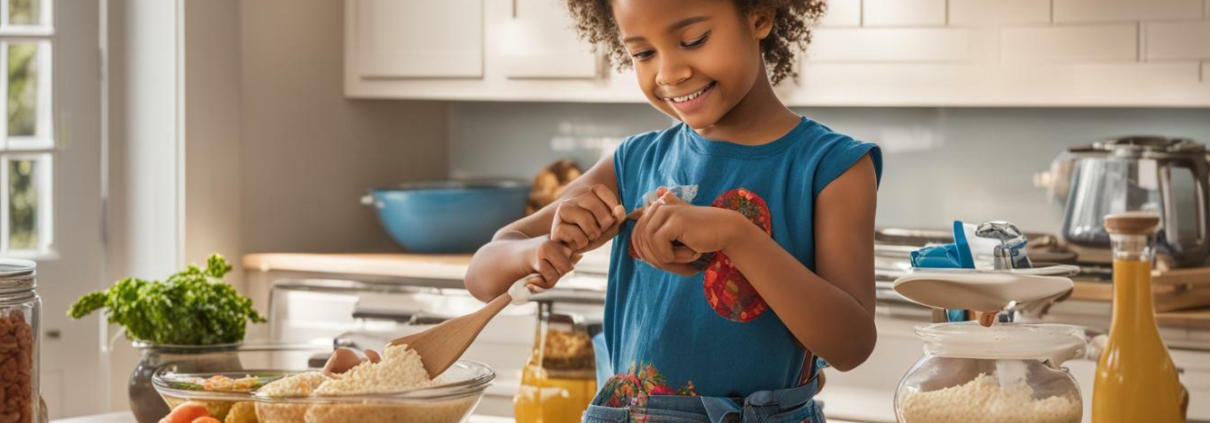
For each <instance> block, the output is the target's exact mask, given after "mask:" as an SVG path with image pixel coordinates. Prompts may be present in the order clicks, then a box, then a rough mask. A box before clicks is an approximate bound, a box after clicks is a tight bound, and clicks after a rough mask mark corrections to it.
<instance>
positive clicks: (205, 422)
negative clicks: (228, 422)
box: [192, 416, 223, 423]
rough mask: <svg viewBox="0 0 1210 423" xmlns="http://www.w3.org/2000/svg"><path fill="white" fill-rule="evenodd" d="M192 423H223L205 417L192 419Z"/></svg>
mask: <svg viewBox="0 0 1210 423" xmlns="http://www.w3.org/2000/svg"><path fill="white" fill-rule="evenodd" d="M192 423H223V422H221V421H219V419H216V418H214V417H210V416H206V417H198V418H196V419H194V420H193V422H192Z"/></svg>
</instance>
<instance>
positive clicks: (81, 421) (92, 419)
mask: <svg viewBox="0 0 1210 423" xmlns="http://www.w3.org/2000/svg"><path fill="white" fill-rule="evenodd" d="M828 421H829V422H832V423H858V422H855V421H850V420H836V419H828ZM51 423H135V422H134V416H133V415H131V414H130V412H129V411H121V412H117V413H106V414H94V415H91V416H82V417H73V418H70V419H60V420H52V421H51ZM467 423H516V420H513V419H511V418H507V417H492V416H480V415H477V414H476V415H471V418H470V420H468V421H467Z"/></svg>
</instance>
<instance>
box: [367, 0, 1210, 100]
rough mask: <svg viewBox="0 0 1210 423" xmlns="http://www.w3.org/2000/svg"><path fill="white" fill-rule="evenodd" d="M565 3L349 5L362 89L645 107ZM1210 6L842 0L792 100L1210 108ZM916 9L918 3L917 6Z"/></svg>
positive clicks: (1170, 0)
mask: <svg viewBox="0 0 1210 423" xmlns="http://www.w3.org/2000/svg"><path fill="white" fill-rule="evenodd" d="M563 1H565V0H441V1H418V0H346V27H345V43H346V49H345V52H346V53H345V69H346V72H345V93H346V95H348V96H349V97H354V98H397V99H441V100H489V101H490V100H498V101H572V102H644V101H646V100H645V98H644V96H643V95H642V93H641V92H640V91H639V88H638V84H637V81H636V80H635V77H634V74H633V72H626V73H616V72H613V71H612V70H611V69H610V68H609V67H608V66H606V61H605V60H604V57H603V54H602V53H600V52H595V53H594V52H593V51H592V48H591V46H588V45H585V44H584V43H582V42H581V41H579V39H578V38H577V37H576V33H575V31H574V30H573V28H572V21H571V19H570V18H569V16H568V15H567V12H566V10H565V9H564V7H563V5H562V3H563ZM1205 1H1210V0H1162V1H1155V2H1142V1H1132V2H1120V1H1118V2H1110V3H1107V4H1105V5H1104V6H1103V7H1102V6H1096V7H1093V6H1089V5H1091V4H1093V3H1095V2H1091V1H1088V0H1014V1H1001V0H995V1H985V0H914V1H912V2H907V3H904V2H902V1H893V0H829V2H828V9H829V10H830V11H831V12H830V15H829V16H827V17H825V19H823V20H822V21H821V22H820V24H819V25H818V27H816V28H814V30H813V35H814V36H813V40H812V43H811V45H810V47H809V48H808V50H807V51H806V52H805V54H804V55H802V57H803V61H802V62H801V63H799V66H798V74H799V77H798V79H797V80H796V81H786V82H785V83H783V84H782V85H781V86H779V87H777V88H776V91H777V94H778V96H780V97H781V98H782V100H783V101H785V102H786V103H787V104H789V105H791V106H1060V107H1065V106H1074V107H1088V106H1093V107H1102V106H1144V107H1207V106H1210V47H1207V46H1210V12H1208V11H1206V10H1204V5H1205V4H1206V3H1205ZM905 4H906V6H905Z"/></svg>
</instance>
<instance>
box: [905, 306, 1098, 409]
mask: <svg viewBox="0 0 1210 423" xmlns="http://www.w3.org/2000/svg"><path fill="white" fill-rule="evenodd" d="M915 332H916V336H917V337H919V338H920V339H921V340H922V341H924V357H922V358H921V359H920V360H919V361H917V362H916V364H915V365H914V366H913V367H912V369H911V370H909V371H908V373H907V375H905V376H904V377H903V380H902V381H901V382H900V384H899V389H898V391H897V392H896V394H895V415H896V418H897V420H898V421H899V422H900V423H925V422H927V423H949V422H963V423H966V422H974V421H978V422H985V423H1000V422H1005V423H1007V422H1034V423H1079V422H1080V419H1081V415H1082V413H1083V403H1082V400H1081V397H1080V387H1079V385H1078V384H1077V382H1076V380H1075V378H1073V377H1072V376H1071V374H1069V373H1068V372H1067V370H1066V369H1065V368H1062V367H1060V366H1061V364H1062V363H1063V362H1064V361H1066V360H1068V359H1072V358H1077V357H1083V356H1084V353H1085V348H1086V341H1085V336H1084V329H1083V328H1081V327H1078V326H1070V325H1053V324H998V325H995V326H992V327H990V328H984V327H981V326H979V325H978V324H977V323H975V322H961V323H938V324H932V325H923V326H918V327H916V329H915Z"/></svg>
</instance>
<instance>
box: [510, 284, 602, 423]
mask: <svg viewBox="0 0 1210 423" xmlns="http://www.w3.org/2000/svg"><path fill="white" fill-rule="evenodd" d="M552 307H553V305H552V304H551V303H550V302H540V303H538V328H537V333H536V334H535V336H534V351H533V353H532V354H531V355H530V357H529V361H528V362H527V363H526V364H525V368H523V369H522V370H521V386H520V388H519V389H518V391H517V396H516V397H514V398H513V414H514V417H515V418H516V420H517V423H579V422H580V421H581V419H582V416H583V413H584V410H585V409H586V408H588V404H589V403H590V402H591V401H592V397H593V395H594V394H596V391H597V381H596V361H595V357H594V355H593V350H592V339H591V338H590V337H589V336H588V331H587V329H586V328H585V327H584V325H583V322H578V321H577V318H576V317H575V316H571V315H566V314H555V313H553V312H552Z"/></svg>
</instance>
